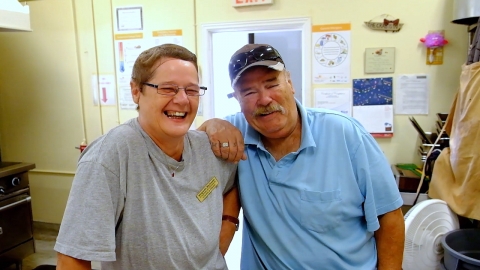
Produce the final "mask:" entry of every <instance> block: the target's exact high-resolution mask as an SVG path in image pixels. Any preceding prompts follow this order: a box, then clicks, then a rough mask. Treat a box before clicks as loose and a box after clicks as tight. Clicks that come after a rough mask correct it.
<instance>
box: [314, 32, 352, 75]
mask: <svg viewBox="0 0 480 270" xmlns="http://www.w3.org/2000/svg"><path fill="white" fill-rule="evenodd" d="M350 27H351V26H350V24H349V23H345V24H327V25H314V26H312V39H313V40H312V41H313V42H314V43H313V57H312V76H313V78H312V81H313V83H314V84H328V83H348V82H349V81H350V48H351V46H350Z"/></svg>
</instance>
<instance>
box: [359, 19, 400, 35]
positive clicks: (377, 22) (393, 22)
mask: <svg viewBox="0 0 480 270" xmlns="http://www.w3.org/2000/svg"><path fill="white" fill-rule="evenodd" d="M365 24H366V25H367V26H368V28H370V29H372V30H383V31H385V32H388V31H391V32H392V33H395V32H398V31H400V29H402V26H403V23H400V19H398V18H395V17H393V16H391V15H388V14H382V15H380V16H377V17H375V18H373V19H371V20H370V21H368V22H365Z"/></svg>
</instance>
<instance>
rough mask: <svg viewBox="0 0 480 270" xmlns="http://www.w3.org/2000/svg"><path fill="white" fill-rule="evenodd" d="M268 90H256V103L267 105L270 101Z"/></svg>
mask: <svg viewBox="0 0 480 270" xmlns="http://www.w3.org/2000/svg"><path fill="white" fill-rule="evenodd" d="M270 94H271V93H270V91H268V89H266V88H263V89H261V90H260V91H259V92H258V103H260V104H261V105H267V104H269V103H270V102H271V101H272V98H271V97H270Z"/></svg>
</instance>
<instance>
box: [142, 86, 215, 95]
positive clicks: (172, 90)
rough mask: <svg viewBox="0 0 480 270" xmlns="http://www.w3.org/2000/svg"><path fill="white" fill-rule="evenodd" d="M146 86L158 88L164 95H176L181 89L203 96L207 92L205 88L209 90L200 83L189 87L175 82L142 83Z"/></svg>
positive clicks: (187, 92) (190, 93)
mask: <svg viewBox="0 0 480 270" xmlns="http://www.w3.org/2000/svg"><path fill="white" fill-rule="evenodd" d="M142 84H144V85H146V86H150V87H153V88H156V89H157V94H160V95H164V96H175V95H176V94H177V93H178V91H180V89H183V90H184V91H185V94H186V95H187V96H191V97H196V96H203V95H204V94H205V90H207V87H206V86H199V85H190V86H187V87H179V86H178V85H175V84H160V85H158V84H151V83H142Z"/></svg>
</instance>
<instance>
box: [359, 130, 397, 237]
mask: <svg viewBox="0 0 480 270" xmlns="http://www.w3.org/2000/svg"><path fill="white" fill-rule="evenodd" d="M353 164H354V170H355V173H356V176H357V182H358V185H359V188H360V190H361V192H362V194H363V196H364V198H365V201H364V204H363V211H364V213H365V219H366V221H367V229H368V231H371V232H374V231H376V230H378V228H380V223H379V220H378V216H380V215H383V214H385V213H388V212H390V211H393V210H395V209H397V208H399V207H401V206H402V204H403V201H402V197H401V196H400V192H399V190H398V187H397V184H396V182H395V178H394V176H393V173H392V170H391V168H390V165H389V163H388V161H387V159H386V158H385V155H384V154H383V152H382V150H381V149H380V147H379V146H378V144H377V142H376V141H375V139H374V138H373V137H372V136H371V135H370V134H368V133H365V134H361V137H360V145H359V147H358V149H357V150H356V152H355V155H354V159H353Z"/></svg>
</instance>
